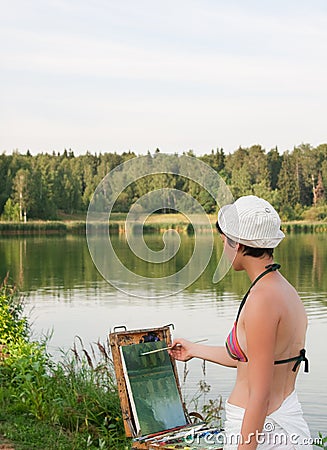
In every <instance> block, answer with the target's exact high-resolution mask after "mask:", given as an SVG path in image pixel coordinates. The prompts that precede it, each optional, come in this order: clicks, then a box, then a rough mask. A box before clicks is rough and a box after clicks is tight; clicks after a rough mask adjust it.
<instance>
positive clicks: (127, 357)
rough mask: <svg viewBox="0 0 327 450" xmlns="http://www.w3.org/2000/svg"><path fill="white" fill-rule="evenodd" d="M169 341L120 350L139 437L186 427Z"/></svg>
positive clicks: (132, 346)
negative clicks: (147, 353)
mask: <svg viewBox="0 0 327 450" xmlns="http://www.w3.org/2000/svg"><path fill="white" fill-rule="evenodd" d="M166 345H167V344H166V341H164V340H162V341H158V342H147V343H142V344H132V345H125V346H122V347H121V348H120V351H121V356H122V363H123V370H124V374H125V380H126V385H127V390H128V395H129V399H130V403H131V407H132V410H133V416H134V420H135V424H136V428H137V433H138V435H142V436H143V435H147V434H151V433H157V432H159V431H163V430H168V429H171V428H176V427H178V426H184V425H186V424H187V420H186V417H185V413H184V410H183V406H182V401H181V398H180V394H179V391H178V387H177V383H176V379H175V375H174V371H173V366H172V363H171V360H170V357H169V355H168V352H167V350H163V351H160V352H157V353H152V354H149V355H144V356H142V355H141V354H142V353H145V352H147V351H151V350H156V349H160V348H163V347H166Z"/></svg>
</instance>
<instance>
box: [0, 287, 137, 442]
mask: <svg viewBox="0 0 327 450" xmlns="http://www.w3.org/2000/svg"><path fill="white" fill-rule="evenodd" d="M0 336H2V338H1V342H0V344H1V347H0V439H1V436H2V437H3V438H6V439H9V440H10V441H12V443H13V444H14V445H15V448H16V449H28V450H31V449H39V450H47V449H69V450H72V449H92V450H93V449H113V450H125V449H127V448H129V440H128V439H126V437H125V432H124V427H123V420H122V416H121V409H120V402H119V397H118V391H117V386H116V381H115V378H114V375H113V364H112V361H111V358H110V353H109V348H110V347H109V344H108V343H105V344H101V343H100V342H98V343H97V344H94V346H93V347H91V350H89V351H87V350H86V349H85V348H84V346H83V344H82V341H81V340H80V339H79V341H78V342H77V343H78V344H79V345H77V343H76V345H75V344H74V346H73V349H72V350H73V351H70V352H68V353H67V354H62V356H61V358H60V360H59V361H56V362H54V361H53V360H52V358H51V356H50V355H49V354H48V352H47V343H48V339H49V338H48V337H45V338H44V339H43V341H32V340H31V339H30V328H29V323H28V321H27V318H26V317H24V316H23V303H22V299H21V297H20V296H19V294H18V293H17V292H16V291H15V290H14V289H13V288H11V287H8V286H6V285H4V286H2V287H1V288H0ZM0 443H1V440H0Z"/></svg>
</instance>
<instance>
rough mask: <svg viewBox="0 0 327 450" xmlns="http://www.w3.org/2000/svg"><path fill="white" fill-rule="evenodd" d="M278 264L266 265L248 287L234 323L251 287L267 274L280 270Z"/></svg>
mask: <svg viewBox="0 0 327 450" xmlns="http://www.w3.org/2000/svg"><path fill="white" fill-rule="evenodd" d="M280 267H281V266H280V264H277V263H273V264H268V265H267V266H265V269H266V270H265V271H264V272H262V273H260V275H258V276H257V278H256V279H255V280H254V281H253V282H252V284H251V286H250V287H249V289H248V291H247V293H246V294H245V295H244V297H243V299H242V301H241V304H240V306H239V308H238V312H237V316H236V322H237V321H238V318H239V317H240V314H241V311H242V309H243V306H244V304H245V302H246V300H247V298H248V295H249V294H250V291H251V289H252V288H253V286H254V285H255V284H256V283H257V282H258V281H259V280H261V278H262V277H264V276H265V275H267V273H270V272H275V271H276V270H278V269H280Z"/></svg>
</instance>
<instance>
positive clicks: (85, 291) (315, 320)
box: [0, 234, 327, 437]
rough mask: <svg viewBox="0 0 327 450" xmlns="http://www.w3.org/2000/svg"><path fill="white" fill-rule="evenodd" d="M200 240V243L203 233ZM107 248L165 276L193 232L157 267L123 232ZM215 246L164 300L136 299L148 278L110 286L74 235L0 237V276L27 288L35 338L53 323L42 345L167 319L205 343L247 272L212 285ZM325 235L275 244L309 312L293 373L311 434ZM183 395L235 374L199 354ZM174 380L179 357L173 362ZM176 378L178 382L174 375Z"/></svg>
mask: <svg viewBox="0 0 327 450" xmlns="http://www.w3.org/2000/svg"><path fill="white" fill-rule="evenodd" d="M201 239H202V240H203V247H204V246H205V245H206V239H207V238H206V237H205V236H203V237H202V238H201ZM146 240H147V242H148V245H149V246H150V247H151V248H152V249H153V250H158V249H161V248H162V241H161V238H160V237H159V236H147V238H146ZM114 244H115V248H116V249H117V253H118V254H119V257H120V258H121V260H122V261H124V262H125V264H126V265H128V266H129V268H130V270H135V271H138V273H140V274H145V273H151V274H152V276H153V277H159V276H165V274H168V273H172V272H174V271H175V270H176V269H180V268H181V267H183V266H184V265H185V262H187V260H188V258H189V257H190V255H191V254H192V251H193V247H194V245H193V244H194V242H193V239H192V238H188V237H185V238H183V239H182V245H181V249H180V251H179V252H178V254H177V255H176V257H175V258H174V259H173V260H172V261H171V262H169V263H167V264H166V265H165V266H162V267H160V265H158V264H145V263H141V262H140V260H139V259H137V258H135V257H134V258H133V255H132V254H131V253H130V252H129V251H128V249H127V246H126V242H125V240H124V239H123V238H118V237H115V239H114ZM220 253H221V247H220V241H219V240H218V239H217V240H216V242H215V254H214V256H213V257H212V258H211V261H210V264H209V266H208V268H207V270H206V271H205V272H204V273H203V274H202V276H201V277H200V278H199V279H198V280H197V281H196V282H195V283H193V285H192V286H190V287H189V288H188V289H186V290H184V291H183V292H181V293H179V294H176V295H174V296H171V297H166V298H154V299H144V298H142V294H143V293H147V292H148V291H149V290H151V292H152V293H154V294H155V293H156V282H155V278H154V279H153V281H150V282H148V283H146V284H144V285H142V284H140V285H138V286H135V289H137V290H138V291H139V294H140V297H128V296H126V295H124V294H123V293H121V292H119V291H117V290H116V289H115V288H113V287H111V286H110V285H109V284H108V283H107V282H106V281H104V280H103V278H102V277H101V276H100V275H99V273H98V272H97V270H96V268H95V267H94V265H93V262H92V260H91V258H90V255H89V251H88V248H87V244H86V240H85V239H84V238H83V237H75V236H73V237H72V236H67V237H60V238H58V237H28V238H25V237H24V238H23V237H20V238H14V237H10V238H1V239H0V254H1V260H0V276H1V278H3V277H4V275H5V274H6V272H7V271H9V272H10V277H11V279H12V280H13V281H14V282H15V283H16V284H18V285H19V286H20V288H21V290H22V291H23V292H25V293H26V294H28V297H27V307H28V310H29V311H30V315H31V318H32V321H33V330H34V334H35V335H36V336H39V335H41V334H42V333H47V332H48V331H49V330H53V337H52V339H51V342H50V352H52V353H53V354H54V355H56V354H57V352H58V348H62V349H69V348H70V347H71V345H72V343H73V340H74V336H76V335H78V336H81V337H82V339H83V341H84V343H85V345H86V344H89V343H92V342H94V341H97V340H98V339H100V340H101V341H104V340H105V339H106V337H107V335H108V332H109V331H110V330H111V329H112V328H113V327H115V326H118V325H126V326H127V328H129V329H133V328H148V327H155V326H162V325H166V324H169V323H173V324H174V325H175V331H174V335H175V336H176V337H177V336H183V337H186V338H190V339H194V340H195V339H200V338H207V339H208V344H212V345H216V344H217V345H218V344H219V345H221V344H222V343H223V342H224V339H225V337H226V335H227V333H228V331H229V329H230V327H231V325H232V322H233V319H234V316H235V313H236V310H237V307H238V304H239V301H240V299H241V297H242V294H243V293H244V292H245V291H246V289H247V287H248V285H249V280H248V279H247V277H246V275H245V274H243V273H235V272H232V271H229V272H228V274H227V275H226V276H225V277H224V278H223V279H222V280H221V281H220V282H219V283H217V284H213V282H212V277H213V273H214V271H215V267H216V264H217V257H218V256H217V255H219V254H220ZM326 255H327V235H324V234H322V235H318V234H317V235H310V234H308V235H294V236H288V237H287V239H285V241H284V242H283V243H282V244H281V246H280V247H279V248H278V249H277V250H276V258H275V259H276V261H278V262H280V263H281V264H282V269H281V271H282V273H283V274H284V275H285V276H286V277H287V278H288V279H289V280H290V281H291V283H293V284H294V286H295V287H296V288H297V289H298V291H299V293H300V295H301V297H302V299H303V303H304V305H305V307H306V310H307V312H308V316H309V329H308V335H307V345H306V347H307V351H308V354H309V358H310V373H309V374H304V373H303V369H302V370H301V371H300V373H299V376H298V381H297V386H298V392H299V398H300V400H301V402H302V406H303V410H304V413H305V417H306V419H307V421H308V423H309V426H310V429H311V433H312V436H313V437H316V436H317V433H318V431H322V432H323V433H324V434H326V432H327V383H326V372H327V352H326V335H327V333H326V331H327V277H326V270H327V259H326ZM187 368H188V369H189V373H188V375H187V378H186V383H185V386H184V393H185V395H186V396H187V397H188V399H191V397H192V396H193V395H194V392H195V391H196V389H197V383H198V381H199V380H200V379H205V380H206V381H207V383H209V384H210V385H211V391H210V392H209V394H207V399H209V398H215V397H217V396H218V395H219V394H221V395H222V397H223V399H224V400H225V399H226V398H227V396H228V393H229V392H230V390H231V387H232V385H233V381H234V376H235V375H234V370H233V369H228V368H223V367H219V366H217V365H214V364H210V363H209V364H207V365H206V371H205V374H204V373H203V370H202V365H201V363H200V361H191V362H189V363H188V367H187ZM179 369H180V373H181V379H183V369H184V364H182V363H180V364H179ZM182 384H183V383H182Z"/></svg>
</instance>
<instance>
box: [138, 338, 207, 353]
mask: <svg viewBox="0 0 327 450" xmlns="http://www.w3.org/2000/svg"><path fill="white" fill-rule="evenodd" d="M207 340H208V339H199V340H198V341H194V342H193V344H198V343H199V342H204V341H207ZM177 346H180V344H176V345H174V346H172V345H171V346H170V347H163V348H157V349H156V350H150V351H149V352H144V353H140V356H144V355H150V354H151V353H158V352H162V351H163V350H171V349H172V348H174V347H177Z"/></svg>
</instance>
